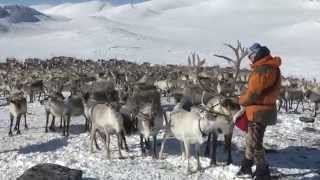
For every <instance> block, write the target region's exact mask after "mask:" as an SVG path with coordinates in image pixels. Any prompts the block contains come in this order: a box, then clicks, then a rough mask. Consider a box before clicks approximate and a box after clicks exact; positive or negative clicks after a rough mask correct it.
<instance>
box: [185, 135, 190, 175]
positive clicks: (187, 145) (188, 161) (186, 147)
mask: <svg viewBox="0 0 320 180" xmlns="http://www.w3.org/2000/svg"><path fill="white" fill-rule="evenodd" d="M183 143H184V148H185V151H186V159H187V171H188V172H191V169H190V157H189V156H190V154H189V153H190V145H189V143H187V142H186V141H184V142H183Z"/></svg>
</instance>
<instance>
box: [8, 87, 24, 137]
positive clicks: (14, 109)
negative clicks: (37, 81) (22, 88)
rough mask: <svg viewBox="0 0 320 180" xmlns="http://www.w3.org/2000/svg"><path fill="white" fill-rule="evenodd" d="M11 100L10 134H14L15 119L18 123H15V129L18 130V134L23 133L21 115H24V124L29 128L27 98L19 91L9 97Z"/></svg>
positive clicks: (9, 100)
mask: <svg viewBox="0 0 320 180" xmlns="http://www.w3.org/2000/svg"><path fill="white" fill-rule="evenodd" d="M8 102H9V112H10V131H9V136H12V135H13V134H12V124H13V120H14V119H16V125H15V128H14V129H15V130H17V134H21V132H20V120H21V116H22V115H23V116H24V126H25V128H26V129H28V125H27V118H26V114H27V100H26V98H25V97H24V96H23V93H22V92H17V93H14V94H12V95H10V97H9V98H8Z"/></svg>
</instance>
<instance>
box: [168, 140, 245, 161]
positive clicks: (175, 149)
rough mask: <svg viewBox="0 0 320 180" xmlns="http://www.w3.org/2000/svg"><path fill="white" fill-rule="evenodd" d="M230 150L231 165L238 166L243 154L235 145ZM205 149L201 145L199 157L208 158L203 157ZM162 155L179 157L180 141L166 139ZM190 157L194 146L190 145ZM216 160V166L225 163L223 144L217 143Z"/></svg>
mask: <svg viewBox="0 0 320 180" xmlns="http://www.w3.org/2000/svg"><path fill="white" fill-rule="evenodd" d="M231 148H232V157H233V164H237V165H240V161H241V159H240V158H238V157H242V156H243V153H244V152H243V150H240V149H239V148H238V147H237V146H236V145H235V144H232V147H231ZM205 149H206V143H203V144H202V145H201V157H207V158H209V155H205V153H204V152H205ZM164 154H165V156H168V155H169V156H170V155H177V156H181V147H180V141H179V140H177V139H174V138H171V139H168V140H167V141H166V144H165V147H164ZM191 155H192V156H194V155H195V146H194V145H191ZM241 155H242V156H241ZM216 159H217V163H218V164H220V162H223V163H225V162H227V153H226V152H225V151H224V143H223V142H221V141H218V142H217V151H216Z"/></svg>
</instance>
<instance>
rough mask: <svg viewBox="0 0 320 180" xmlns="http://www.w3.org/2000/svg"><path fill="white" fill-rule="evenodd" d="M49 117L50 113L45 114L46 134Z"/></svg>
mask: <svg viewBox="0 0 320 180" xmlns="http://www.w3.org/2000/svg"><path fill="white" fill-rule="evenodd" d="M49 115H50V113H49V112H46V117H47V119H46V130H45V132H46V133H47V132H48V123H49Z"/></svg>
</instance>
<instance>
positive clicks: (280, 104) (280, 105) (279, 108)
mask: <svg viewBox="0 0 320 180" xmlns="http://www.w3.org/2000/svg"><path fill="white" fill-rule="evenodd" d="M282 104H283V101H282V99H280V100H279V107H278V112H280V110H281V107H282Z"/></svg>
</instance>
